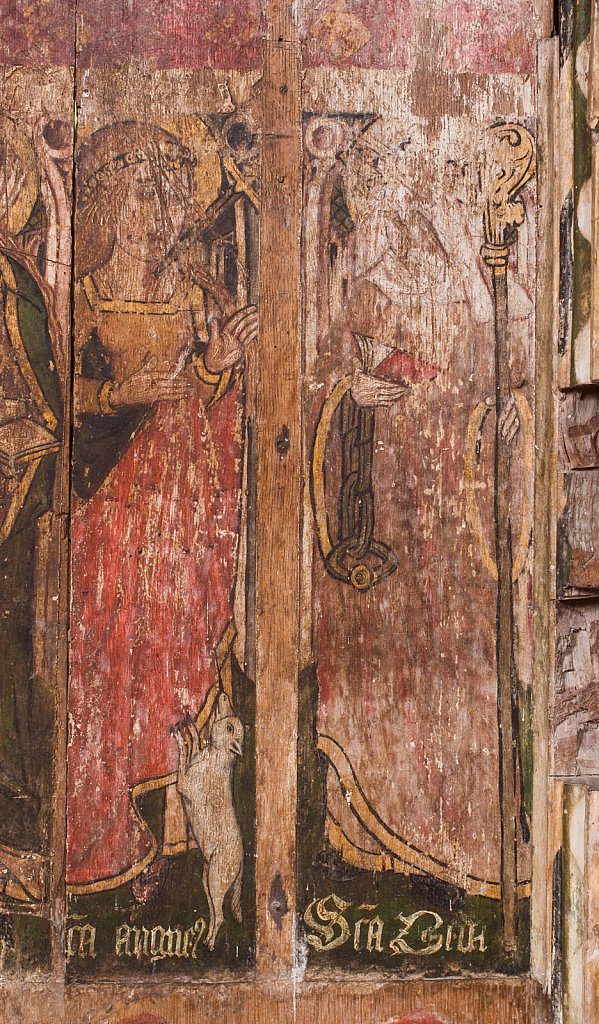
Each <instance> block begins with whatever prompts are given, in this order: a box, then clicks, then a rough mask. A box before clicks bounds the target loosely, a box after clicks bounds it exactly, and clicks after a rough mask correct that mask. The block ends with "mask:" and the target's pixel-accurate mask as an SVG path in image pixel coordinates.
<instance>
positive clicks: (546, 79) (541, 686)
mask: <svg viewBox="0 0 599 1024" xmlns="http://www.w3.org/2000/svg"><path fill="white" fill-rule="evenodd" d="M558 62H559V53H558V40H557V39H556V38H552V39H547V40H544V41H543V42H542V43H541V44H540V46H539V86H538V103H539V107H540V108H541V109H543V110H545V112H546V117H545V118H539V134H538V148H537V188H538V228H537V230H538V245H539V252H538V263H539V266H540V267H544V268H546V272H545V273H541V274H539V275H538V278H537V294H536V347H537V351H536V363H535V365H536V379H535V398H536V402H535V446H536V447H535V450H536V458H535V491H534V493H535V507H534V538H535V546H534V574H533V575H534V596H533V603H534V634H533V641H534V665H533V699H534V707H533V714H534V722H533V731H534V736H535V767H536V770H535V772H534V780H533V828H532V836H533V862H532V870H533V888H532V914H531V925H532V934H531V970H532V975H533V977H534V978H536V980H538V981H539V982H541V984H543V986H544V987H545V988H547V986H548V985H549V982H550V964H551V955H550V952H551V951H550V947H551V928H550V922H551V870H552V862H553V852H554V851H553V850H552V849H550V842H549V840H548V836H549V835H551V834H552V829H551V827H550V825H551V822H550V817H551V813H552V812H551V808H550V806H549V802H550V787H549V772H550V764H549V743H548V736H549V719H548V707H549V681H550V679H551V678H552V674H553V671H554V644H553V637H554V636H555V546H556V540H555V516H554V515H553V514H552V511H551V510H552V509H553V508H554V507H555V505H554V502H555V491H556V465H555V452H556V447H555V446H556V429H555V398H554V351H555V338H556V337H557V333H558V319H559V310H558V292H559V259H558V258H557V256H556V254H557V253H558V252H559V204H558V198H559V197H558V196H556V194H555V173H556V169H557V160H556V149H555V142H556V128H557V126H556V118H555V112H556V109H557V98H558V97H557V85H558V73H559V65H558Z"/></svg>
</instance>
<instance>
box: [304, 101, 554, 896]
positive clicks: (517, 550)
mask: <svg viewBox="0 0 599 1024" xmlns="http://www.w3.org/2000/svg"><path fill="white" fill-rule="evenodd" d="M408 117H410V122H407V118H408ZM429 131H430V132H432V129H431V128H430V126H427V125H426V124H425V123H424V122H418V121H417V120H416V119H415V118H413V117H412V115H410V114H409V113H407V114H406V117H405V118H398V119H397V120H395V119H391V118H373V117H372V116H371V115H363V116H356V117H354V118H352V117H349V116H347V115H346V116H343V117H341V116H340V117H338V118H334V117H327V118H325V117H316V116H315V117H313V118H311V119H308V120H307V122H306V154H307V160H308V161H309V172H307V174H306V181H307V185H306V197H305V208H304V209H305V213H304V217H305V232H306V238H307V249H308V251H309V252H310V253H311V254H312V255H311V258H310V259H309V260H307V261H306V266H305V273H306V291H305V302H306V369H307V386H308V389H309V391H308V394H309V395H310V396H315V399H314V401H313V406H312V416H311V428H310V429H311V436H310V442H311V448H312V504H313V512H314V522H315V534H316V541H317V546H315V550H314V552H313V553H312V556H311V558H312V563H311V565H310V562H309V561H308V562H307V564H306V576H308V574H310V576H311V586H312V594H311V603H312V636H311V642H312V654H313V662H314V664H315V666H316V672H317V676H318V692H319V707H318V719H317V729H318V732H319V734H320V735H319V739H318V745H319V749H320V756H321V758H322V760H323V763H324V764H326V765H327V767H328V775H327V786H326V810H325V812H324V816H325V836H326V840H325V841H324V843H323V847H322V848H321V851H320V854H319V856H320V858H321V860H322V861H323V863H325V864H329V865H330V864H333V865H335V864H337V865H338V864H339V863H340V861H344V862H345V865H344V867H343V868H341V869H340V870H341V871H345V872H347V871H348V870H350V869H353V870H354V871H356V872H360V871H362V872H364V874H363V875H362V876H361V877H362V878H363V880H364V888H363V890H361V895H362V896H363V898H364V899H366V898H367V897H368V896H369V893H370V892H371V889H370V888H369V886H370V887H371V886H372V881H369V879H370V880H371V879H372V874H371V873H372V872H373V871H375V872H376V871H379V872H395V873H396V876H397V875H400V876H401V875H417V876H420V878H421V879H422V878H423V879H425V880H426V881H427V884H428V885H429V890H428V891H437V890H438V891H442V890H443V886H444V885H452V886H455V887H457V889H458V890H461V891H462V892H463V893H464V892H465V894H466V896H469V895H471V896H473V897H475V898H478V897H479V896H485V897H487V898H489V899H491V900H499V898H500V895H501V816H500V800H499V783H498V779H499V767H498V764H499V756H500V752H499V750H498V724H497V723H498V719H497V714H498V711H497V675H496V661H495V659H496V654H495V651H496V641H497V633H496V603H497V569H496V566H495V563H494V547H493V544H494V541H493V538H494V510H493V446H494V436H495V435H494V430H495V404H494V403H495V398H494V395H495V381H494V371H493V368H494V343H495V334H494V320H493V316H494V307H493V296H492V291H491V287H490V278H489V276H488V272H487V269H486V267H485V265H484V263H483V261H482V260H481V255H480V249H481V244H482V242H483V241H484V236H483V204H482V199H481V196H480V193H479V183H478V169H479V165H480V161H481V151H482V150H483V148H484V145H485V143H484V130H481V133H480V138H478V137H477V138H476V139H474V138H473V137H472V132H471V131H470V135H468V133H467V132H466V130H465V129H464V132H462V131H461V130H460V128H459V126H458V125H457V124H452V125H451V126H450V127H448V128H447V129H446V130H445V129H443V130H441V129H438V126H437V128H436V129H435V132H436V134H435V133H433V135H434V143H433V142H431V135H430V134H429ZM464 139H468V140H469V141H468V143H467V146H466V143H465V141H464ZM533 237H534V233H533V232H531V231H530V225H529V224H528V223H527V221H526V220H525V222H524V224H523V225H522V226H521V227H520V229H519V235H518V241H517V245H514V249H515V255H514V257H513V263H512V264H510V282H509V287H510V351H509V367H507V368H506V375H507V378H508V379H509V381H510V388H511V391H510V395H509V400H508V401H506V404H505V407H504V409H503V410H502V415H501V419H500V431H501V434H502V436H503V438H504V439H505V443H506V445H508V446H509V447H510V451H511V476H510V483H509V488H510V492H509V495H510V496H509V500H510V509H511V523H512V535H513V544H514V562H513V576H512V580H513V609H514V611H513V614H514V626H513V637H514V639H513V643H514V665H515V675H516V681H515V683H514V689H515V691H518V699H519V712H518V722H517V729H519V731H520V737H519V739H520V742H519V747H518V750H519V753H518V760H517V765H516V768H515V773H516V775H517V787H518V793H517V809H516V814H517V817H518V830H517V831H518V834H517V843H518V877H517V883H516V884H517V888H518V895H519V896H521V897H524V896H526V895H527V894H528V893H529V891H530V885H529V878H530V875H529V871H530V844H529V838H530V836H529V830H528V812H529V809H530V804H529V794H530V789H529V787H530V778H531V774H530V760H529V758H528V757H527V753H528V748H527V737H528V724H527V718H526V715H527V708H528V707H529V698H530V657H531V621H530V617H529V603H528V595H529V587H530V567H529V566H530V562H529V541H530V509H531V502H530V482H531V474H530V472H529V467H530V459H531V458H532V450H533V446H532V435H531V410H530V406H529V397H528V396H529V395H530V388H529V382H530V381H531V379H532V371H533V345H532V341H533V337H534V336H533V317H532V312H533V304H532V299H531V288H530V282H531V280H532V279H533V278H532V274H533V260H534V243H533ZM322 396H325V397H324V398H323V397H322ZM369 872H370V874H369ZM400 881H401V879H398V884H399V882H400ZM323 884H324V883H323ZM431 886H432V888H431ZM435 886H436V887H437V889H435ZM318 892H320V889H318ZM352 898H353V897H352ZM495 906H497V904H495Z"/></svg>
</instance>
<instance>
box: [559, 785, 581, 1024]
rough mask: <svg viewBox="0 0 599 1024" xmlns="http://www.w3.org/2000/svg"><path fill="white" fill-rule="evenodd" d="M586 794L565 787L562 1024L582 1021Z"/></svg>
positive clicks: (578, 788) (570, 787) (576, 786)
mask: <svg viewBox="0 0 599 1024" xmlns="http://www.w3.org/2000/svg"><path fill="white" fill-rule="evenodd" d="M585 820H586V791H585V787H584V786H582V785H574V786H565V787H564V911H565V913H564V961H563V962H564V1002H563V1021H564V1024H578V1022H579V1021H582V1020H584V1019H585V1018H584V935H585V928H584V919H585V897H584V892H585V884H584V879H585V871H586V863H585V860H586V828H585Z"/></svg>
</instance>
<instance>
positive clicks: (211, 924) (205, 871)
mask: <svg viewBox="0 0 599 1024" xmlns="http://www.w3.org/2000/svg"><path fill="white" fill-rule="evenodd" d="M202 885H203V886H204V892H205V894H206V900H207V902H208V931H207V932H206V938H205V939H204V942H205V943H206V945H207V946H208V947H209V949H214V942H212V945H210V941H211V937H212V933H213V931H214V904H213V902H212V893H211V891H210V882H209V878H208V861H205V862H204V867H203V868H202Z"/></svg>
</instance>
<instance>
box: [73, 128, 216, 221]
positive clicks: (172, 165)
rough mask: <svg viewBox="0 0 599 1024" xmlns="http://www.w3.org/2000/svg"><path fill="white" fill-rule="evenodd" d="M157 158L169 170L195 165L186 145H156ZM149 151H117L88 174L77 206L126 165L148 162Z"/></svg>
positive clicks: (88, 199) (84, 202)
mask: <svg viewBox="0 0 599 1024" xmlns="http://www.w3.org/2000/svg"><path fill="white" fill-rule="evenodd" d="M157 149H158V158H159V160H160V162H161V163H163V164H165V165H166V168H167V170H169V171H180V170H181V168H182V167H195V165H196V162H197V161H196V158H195V157H194V156H193V155H192V152H191V150H190V149H189V148H188V147H187V146H181V145H160V144H159V145H158V147H157ZM150 159H151V155H150V153H149V152H148V151H147V150H145V149H132V150H129V152H127V153H118V154H117V155H116V156H113V157H112V158H111V159H110V160H108V161H107V162H106V163H105V164H102V166H101V167H98V169H97V170H95V171H94V172H93V174H90V176H89V178H87V180H86V181H84V183H83V185H81V187H80V189H79V195H78V198H77V206H78V207H79V208H80V209H81V207H83V206H85V205H86V204H87V203H88V202H89V201H90V199H91V198H92V196H93V194H94V192H96V191H97V189H98V188H100V186H102V185H104V184H105V183H106V182H107V181H108V180H109V179H110V178H113V177H114V176H115V175H116V174H119V172H120V171H124V170H126V168H127V167H134V166H135V165H136V164H143V163H146V162H149V161H150Z"/></svg>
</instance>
